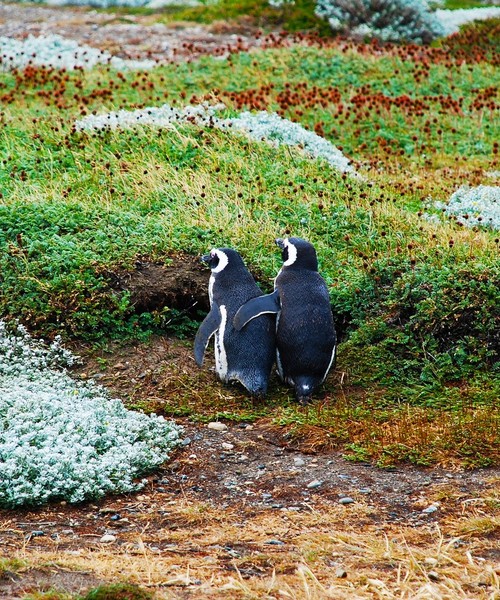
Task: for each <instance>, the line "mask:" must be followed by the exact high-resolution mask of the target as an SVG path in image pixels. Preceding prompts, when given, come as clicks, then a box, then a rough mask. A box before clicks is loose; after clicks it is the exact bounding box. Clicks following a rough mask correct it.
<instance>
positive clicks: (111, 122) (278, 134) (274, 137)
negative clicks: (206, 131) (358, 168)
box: [75, 103, 355, 174]
mask: <svg viewBox="0 0 500 600" xmlns="http://www.w3.org/2000/svg"><path fill="white" fill-rule="evenodd" d="M224 108H225V106H224V105H223V104H216V105H212V106H210V105H208V104H206V103H202V104H199V105H188V106H185V107H183V108H181V109H177V108H173V107H171V106H169V105H168V104H164V105H163V106H159V107H150V108H145V109H140V110H133V111H127V110H120V111H117V112H109V113H105V114H102V115H88V116H86V117H84V118H83V119H80V120H78V121H76V122H75V129H76V130H77V131H85V130H86V131H93V130H102V129H129V128H132V127H136V126H140V125H142V126H154V127H169V126H170V125H171V124H172V123H182V122H184V123H192V124H196V125H198V126H200V127H215V128H218V129H223V130H225V131H234V132H241V133H243V134H246V135H248V136H249V137H250V138H252V139H253V140H256V141H259V142H260V141H265V142H267V143H269V144H271V145H273V146H279V145H282V144H284V145H286V146H296V147H299V148H302V149H303V150H304V152H305V153H306V154H307V155H308V156H309V157H311V158H321V159H323V160H326V162H327V163H328V164H329V165H330V166H331V167H333V168H334V169H336V170H338V171H340V172H342V173H343V172H349V173H352V174H354V173H355V172H354V168H353V167H352V166H351V164H350V163H349V159H348V158H346V157H345V156H344V155H343V154H342V152H341V151H340V150H339V149H338V148H336V147H335V146H334V145H333V144H332V143H331V142H329V141H328V140H326V139H325V138H323V137H321V136H319V135H317V134H316V133H314V132H312V131H308V130H307V129H305V128H304V127H302V125H299V124H298V123H293V122H292V121H289V120H288V119H284V118H282V117H280V116H279V115H277V114H276V113H269V112H266V111H261V112H258V113H250V112H243V113H241V114H240V115H238V116H237V117H233V118H227V119H221V118H219V117H217V116H216V113H217V111H219V110H222V109H224Z"/></svg>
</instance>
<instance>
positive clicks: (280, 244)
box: [274, 238, 285, 250]
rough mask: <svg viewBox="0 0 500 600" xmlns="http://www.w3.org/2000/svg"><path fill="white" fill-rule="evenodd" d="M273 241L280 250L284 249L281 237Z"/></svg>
mask: <svg viewBox="0 0 500 600" xmlns="http://www.w3.org/2000/svg"><path fill="white" fill-rule="evenodd" d="M274 241H275V242H276V245H277V246H279V247H280V248H281V249H282V250H284V249H285V242H284V241H283V240H282V239H281V238H277V239H276V240H274Z"/></svg>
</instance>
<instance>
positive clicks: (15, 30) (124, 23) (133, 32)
mask: <svg viewBox="0 0 500 600" xmlns="http://www.w3.org/2000/svg"><path fill="white" fill-rule="evenodd" d="M255 33H256V28H254V27H252V26H251V25H244V24H242V25H241V27H239V28H238V30H237V31H235V30H234V27H233V28H232V29H228V28H227V27H226V26H225V25H224V24H223V23H219V24H216V25H211V26H204V25H196V26H193V25H192V24H187V23H186V24H182V23H181V24H175V25H165V24H161V23H155V22H154V18H152V17H148V16H139V15H127V16H124V15H119V14H112V13H102V12H96V11H95V10H88V9H85V8H78V7H57V8H50V7H44V6H36V5H22V4H0V36H8V37H15V38H18V39H24V38H26V37H28V35H34V36H40V35H49V34H58V35H61V36H63V37H66V38H70V39H73V40H76V41H78V42H80V43H81V44H87V45H90V46H93V47H95V48H99V49H101V50H106V51H108V52H110V53H111V54H113V55H115V56H120V57H121V58H133V59H136V58H137V59H144V58H152V59H158V60H160V61H165V60H185V59H186V58H196V57H198V56H200V55H203V54H215V55H217V56H224V55H225V54H226V53H227V51H228V49H229V48H233V49H234V48H239V49H247V48H250V47H253V46H258V45H259V43H260V42H259V40H257V39H256V37H255Z"/></svg>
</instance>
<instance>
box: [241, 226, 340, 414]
mask: <svg viewBox="0 0 500 600" xmlns="http://www.w3.org/2000/svg"><path fill="white" fill-rule="evenodd" d="M276 243H277V244H278V246H279V247H280V248H281V250H282V259H283V266H282V268H281V269H280V271H279V273H278V275H277V276H276V279H275V281H274V292H273V293H272V294H268V295H266V296H261V297H259V298H254V299H252V300H250V301H249V302H247V303H246V304H245V305H243V306H242V307H241V309H240V310H239V311H238V312H237V313H236V316H235V319H234V326H235V328H236V329H238V330H241V331H244V330H245V328H246V327H248V325H250V324H251V322H252V320H253V319H255V317H257V316H260V315H264V314H267V313H275V314H277V320H276V344H277V363H278V372H279V375H280V377H281V379H282V380H283V381H284V382H285V383H287V384H288V385H291V386H293V387H294V388H295V395H296V397H297V400H298V401H299V402H300V403H301V404H305V403H307V402H309V401H310V399H311V396H312V394H313V392H314V390H315V389H316V388H317V387H318V386H319V385H321V384H322V383H323V381H324V380H325V379H326V376H327V375H328V372H329V370H330V368H331V367H332V365H333V363H334V360H335V351H336V341H337V338H336V333H335V326H334V323H333V316H332V311H331V308H330V297H329V294H328V288H327V286H326V283H325V281H324V279H323V278H322V277H321V275H320V274H319V273H318V260H317V257H316V250H315V249H314V246H313V245H312V244H310V243H309V242H307V241H305V240H303V239H301V238H296V237H291V238H288V239H283V240H282V239H278V240H276Z"/></svg>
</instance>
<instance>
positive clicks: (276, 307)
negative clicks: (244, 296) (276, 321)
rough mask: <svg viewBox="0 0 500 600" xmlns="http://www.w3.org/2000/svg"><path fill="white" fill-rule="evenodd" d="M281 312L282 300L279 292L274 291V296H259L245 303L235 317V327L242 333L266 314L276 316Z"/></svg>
mask: <svg viewBox="0 0 500 600" xmlns="http://www.w3.org/2000/svg"><path fill="white" fill-rule="evenodd" d="M280 310H281V305H280V299H279V294H278V290H274V292H273V293H272V294H266V295H265V296H257V298H252V299H251V300H249V301H248V302H245V304H243V306H240V308H239V309H238V312H237V313H236V314H235V315H234V319H233V325H234V328H235V329H236V330H237V331H240V330H241V329H243V327H245V325H246V324H247V323H248V322H249V321H251V320H252V319H255V317H259V316H260V315H264V314H266V313H272V314H276V313H279V311H280Z"/></svg>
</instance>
